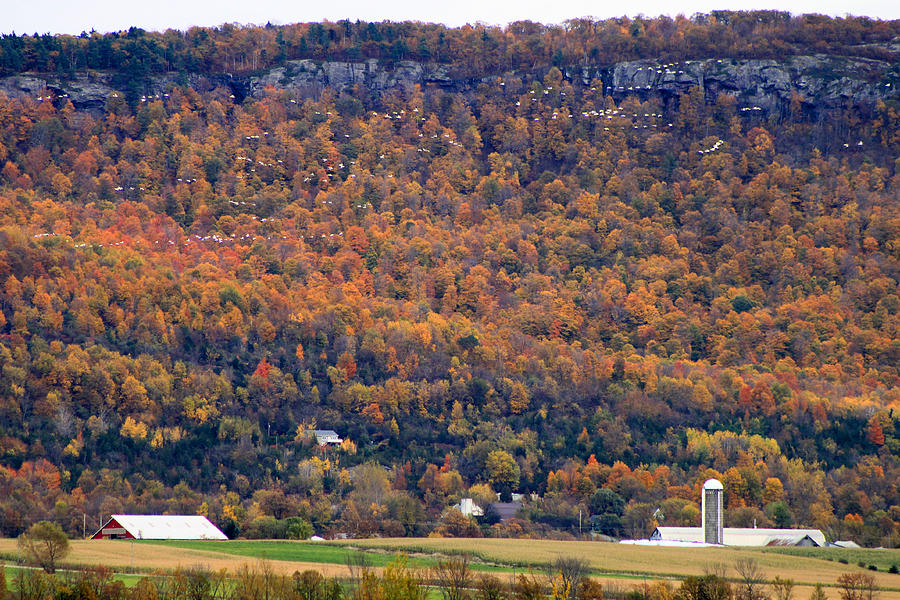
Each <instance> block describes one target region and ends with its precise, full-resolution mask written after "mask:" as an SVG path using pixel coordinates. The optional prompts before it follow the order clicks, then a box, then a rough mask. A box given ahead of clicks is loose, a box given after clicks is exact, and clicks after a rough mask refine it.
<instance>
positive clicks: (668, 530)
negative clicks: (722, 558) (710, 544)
mask: <svg viewBox="0 0 900 600" xmlns="http://www.w3.org/2000/svg"><path fill="white" fill-rule="evenodd" d="M722 532H723V536H722V537H723V539H722V544H723V545H725V546H824V545H825V534H823V533H822V532H821V531H819V530H818V529H755V528H750V527H724V528H723V530H722ZM650 539H651V540H659V541H664V542H694V543H703V542H704V541H705V540H704V538H703V528H702V527H657V528H656V530H655V531H654V532H653V535H651V536H650Z"/></svg>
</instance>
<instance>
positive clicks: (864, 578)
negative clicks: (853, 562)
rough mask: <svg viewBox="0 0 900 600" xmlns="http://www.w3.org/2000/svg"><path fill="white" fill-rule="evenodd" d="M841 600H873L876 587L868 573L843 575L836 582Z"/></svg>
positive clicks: (876, 595) (876, 593)
mask: <svg viewBox="0 0 900 600" xmlns="http://www.w3.org/2000/svg"><path fill="white" fill-rule="evenodd" d="M837 585H838V590H839V591H840V594H841V600H875V598H876V597H878V587H877V586H876V585H875V577H873V576H872V575H869V574H868V573H844V574H843V575H841V576H840V577H838V580H837Z"/></svg>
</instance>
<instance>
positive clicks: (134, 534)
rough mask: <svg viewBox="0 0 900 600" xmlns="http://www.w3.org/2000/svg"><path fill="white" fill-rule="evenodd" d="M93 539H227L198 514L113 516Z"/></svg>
mask: <svg viewBox="0 0 900 600" xmlns="http://www.w3.org/2000/svg"><path fill="white" fill-rule="evenodd" d="M90 539H92V540H116V539H120V540H227V539H228V536H226V535H225V534H224V533H222V532H221V531H220V530H219V528H218V527H216V526H215V525H213V524H212V523H210V522H209V519H207V518H206V517H202V516H199V515H112V516H111V517H110V519H109V520H108V521H107V522H106V524H105V525H103V527H101V528H100V529H99V530H98V531H97V533H95V534H94V535H92V536H91V538H90Z"/></svg>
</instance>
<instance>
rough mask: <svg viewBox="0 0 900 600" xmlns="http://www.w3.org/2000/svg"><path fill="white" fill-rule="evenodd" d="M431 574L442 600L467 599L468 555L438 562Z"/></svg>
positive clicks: (469, 576) (469, 580) (470, 573)
mask: <svg viewBox="0 0 900 600" xmlns="http://www.w3.org/2000/svg"><path fill="white" fill-rule="evenodd" d="M432 572H433V573H434V578H435V580H436V581H437V584H438V587H440V588H441V595H442V596H443V598H444V600H466V599H467V598H468V597H469V586H470V584H471V583H472V571H471V570H470V569H469V557H468V555H465V554H464V555H462V556H458V557H454V558H448V559H447V560H441V561H438V564H437V565H435V566H434V567H433V568H432Z"/></svg>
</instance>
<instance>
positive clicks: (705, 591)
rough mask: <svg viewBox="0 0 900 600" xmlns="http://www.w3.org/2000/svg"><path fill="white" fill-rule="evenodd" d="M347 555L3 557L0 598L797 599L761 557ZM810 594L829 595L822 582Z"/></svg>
mask: <svg viewBox="0 0 900 600" xmlns="http://www.w3.org/2000/svg"><path fill="white" fill-rule="evenodd" d="M357 558H363V559H364V558H365V555H364V554H361V555H360V557H353V556H348V565H349V567H350V569H349V571H350V575H349V577H343V578H337V577H328V576H325V575H323V574H322V573H320V572H319V571H313V570H307V571H303V572H300V571H296V572H294V574H293V575H290V576H288V575H283V574H281V573H278V572H276V571H275V570H274V568H273V565H272V564H271V563H266V562H262V563H260V564H259V565H258V566H255V567H250V566H244V567H242V568H241V569H239V570H238V571H237V572H235V573H228V572H227V570H226V569H222V570H221V571H217V572H214V571H209V570H206V569H203V568H199V567H198V568H192V569H186V570H182V569H179V570H177V571H176V572H175V573H174V574H155V575H146V576H140V577H139V578H138V580H137V583H135V584H134V585H133V586H131V587H126V586H125V585H124V584H123V583H122V582H121V581H119V580H116V579H115V578H114V574H113V572H112V571H110V570H108V569H105V568H103V567H100V568H96V569H90V570H84V571H67V572H65V573H62V574H58V575H48V574H47V573H44V572H43V571H40V570H24V569H22V570H19V571H18V572H17V574H16V575H15V577H14V578H13V580H12V581H11V582H10V583H11V586H10V587H11V588H12V589H11V590H10V591H8V590H7V583H6V581H5V579H4V577H3V569H2V565H0V599H3V600H6V599H7V598H8V599H10V600H12V599H15V600H156V599H158V598H171V599H174V600H182V599H190V600H258V599H260V598H266V599H269V600H425V599H426V598H429V597H433V596H434V595H435V594H436V593H439V594H440V596H441V597H442V598H444V599H445V600H626V599H628V600H793V599H794V598H796V597H797V595H798V591H797V590H796V589H795V584H794V581H793V580H791V579H785V578H782V577H779V576H776V577H775V578H774V579H773V580H771V581H767V580H766V578H765V577H764V576H763V574H762V571H761V569H760V567H759V565H758V563H757V562H756V561H755V560H754V559H740V560H738V561H737V563H736V564H735V565H734V569H735V576H734V577H731V578H726V576H725V575H726V573H725V571H726V567H725V566H724V565H717V568H718V569H719V571H720V572H717V573H708V574H705V575H702V576H689V577H686V578H685V579H684V580H683V581H681V582H680V583H679V584H675V583H673V582H671V581H668V580H659V581H655V582H653V583H646V582H644V583H642V584H638V585H634V586H629V587H626V586H624V585H618V584H615V583H609V582H607V583H606V584H601V583H600V582H598V581H596V580H594V579H592V578H591V577H590V569H589V566H588V564H587V563H586V562H585V561H583V560H579V559H575V558H567V557H566V558H558V559H556V560H554V561H553V562H551V563H550V564H548V565H546V567H545V568H544V569H543V571H542V572H541V571H538V572H535V571H532V572H530V573H520V574H518V575H512V576H508V577H505V576H503V575H500V576H497V575H493V574H489V573H484V572H478V571H475V570H474V569H472V566H471V565H470V563H469V560H468V558H467V557H465V556H463V557H458V558H448V559H443V560H440V561H439V562H438V563H437V564H436V565H435V566H434V567H432V568H429V569H415V568H411V567H409V566H408V563H407V560H406V558H405V557H398V558H397V559H395V560H394V561H393V562H392V563H390V564H389V565H388V566H386V567H385V568H384V569H379V570H377V571H376V570H375V569H373V568H371V567H369V566H367V565H366V561H365V560H362V561H357V560H356V559H357ZM835 587H837V589H838V593H839V598H840V600H869V599H871V598H874V597H877V594H878V589H879V588H878V587H877V585H876V581H875V578H874V577H872V576H871V575H868V574H866V573H858V572H850V573H845V574H843V575H841V576H840V577H838V579H837V582H836V585H835ZM809 597H810V599H811V600H825V598H827V595H826V592H825V590H824V587H823V585H822V583H817V584H816V586H815V587H814V589H813V591H812V593H811V595H810V596H809Z"/></svg>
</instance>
